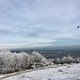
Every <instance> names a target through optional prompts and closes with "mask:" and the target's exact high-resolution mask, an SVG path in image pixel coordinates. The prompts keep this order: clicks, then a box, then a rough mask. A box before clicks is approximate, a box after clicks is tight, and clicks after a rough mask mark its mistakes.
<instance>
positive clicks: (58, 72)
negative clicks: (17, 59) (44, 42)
mask: <svg viewBox="0 0 80 80" xmlns="http://www.w3.org/2000/svg"><path fill="white" fill-rule="evenodd" d="M3 80H80V64H72V65H66V66H61V67H56V68H49V69H48V68H46V69H42V70H35V71H32V72H28V73H23V74H20V75H16V76H13V77H9V78H5V79H3Z"/></svg>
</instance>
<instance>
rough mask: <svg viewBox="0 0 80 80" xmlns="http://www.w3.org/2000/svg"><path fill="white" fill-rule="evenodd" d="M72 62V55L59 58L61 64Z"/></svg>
mask: <svg viewBox="0 0 80 80" xmlns="http://www.w3.org/2000/svg"><path fill="white" fill-rule="evenodd" d="M73 62H74V59H73V57H71V56H67V57H63V58H62V59H61V63H62V64H63V63H73Z"/></svg>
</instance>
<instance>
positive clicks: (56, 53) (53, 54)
mask: <svg viewBox="0 0 80 80" xmlns="http://www.w3.org/2000/svg"><path fill="white" fill-rule="evenodd" d="M33 51H37V52H39V53H41V54H42V55H44V57H46V58H47V59H52V58H62V57H63V56H72V57H75V58H77V57H80V48H77V49H53V50H52V49H49V50H48V49H11V52H17V53H19V52H26V53H28V54H31V53H32V52H33Z"/></svg>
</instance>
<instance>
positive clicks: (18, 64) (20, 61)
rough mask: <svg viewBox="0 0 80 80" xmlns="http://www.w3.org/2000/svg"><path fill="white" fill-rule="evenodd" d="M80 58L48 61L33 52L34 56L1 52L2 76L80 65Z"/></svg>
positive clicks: (0, 67)
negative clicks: (30, 70) (54, 65)
mask: <svg viewBox="0 0 80 80" xmlns="http://www.w3.org/2000/svg"><path fill="white" fill-rule="evenodd" d="M79 62H80V58H73V57H70V56H67V57H63V58H61V59H60V58H53V59H51V60H48V59H46V58H45V57H44V56H43V55H41V54H40V53H39V52H36V51H33V52H32V54H27V53H25V52H20V53H16V52H13V53H12V52H11V51H8V50H0V74H5V73H13V72H16V71H21V70H26V69H33V68H39V67H44V66H49V65H53V64H65V63H79Z"/></svg>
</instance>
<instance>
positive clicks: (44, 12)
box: [0, 0, 80, 48]
mask: <svg viewBox="0 0 80 80" xmlns="http://www.w3.org/2000/svg"><path fill="white" fill-rule="evenodd" d="M78 25H80V0H0V48H20V47H21V48H24V47H43V46H67V45H79V44H80V28H76V26H78Z"/></svg>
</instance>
